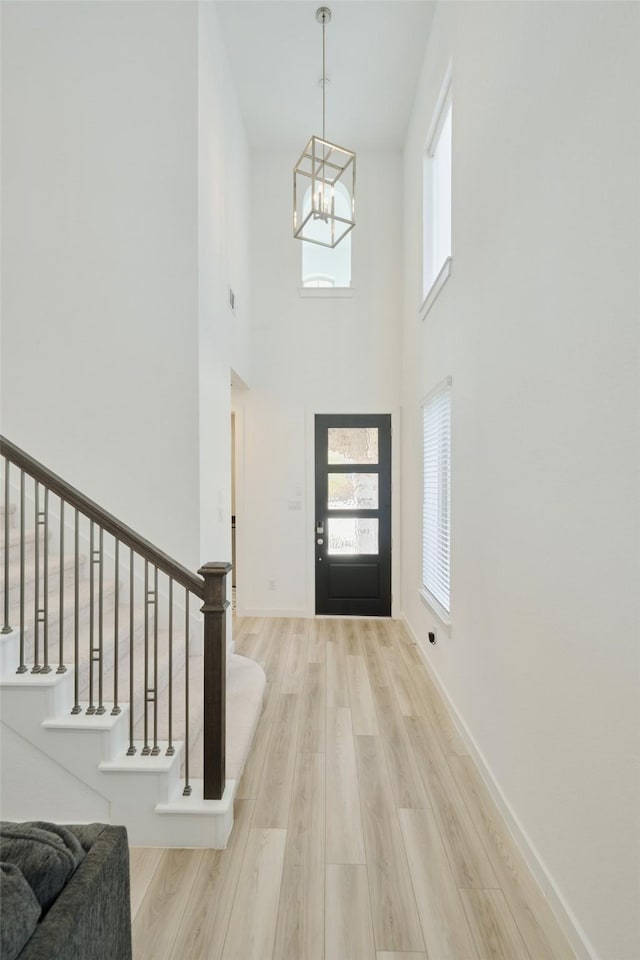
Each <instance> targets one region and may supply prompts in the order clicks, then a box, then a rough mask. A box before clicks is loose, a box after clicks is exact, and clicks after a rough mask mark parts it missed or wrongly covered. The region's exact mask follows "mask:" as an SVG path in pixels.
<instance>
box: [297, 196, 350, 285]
mask: <svg viewBox="0 0 640 960" xmlns="http://www.w3.org/2000/svg"><path fill="white" fill-rule="evenodd" d="M335 203H336V213H337V214H338V216H343V217H348V216H350V215H351V206H350V204H351V201H350V199H349V193H348V191H347V189H346V187H344V186H343V184H341V183H337V184H336V187H335ZM310 208H311V187H309V189H308V190H307V194H306V196H305V200H304V207H303V210H304V213H305V215H306V214H307V213H308V212H309V210H310ZM301 246H302V286H303V287H350V286H351V233H348V234H347V236H346V237H345V238H344V239H343V240H341V241H340V243H339V244H338V246H337V247H333V249H332V248H331V247H323V246H320V245H319V244H317V243H307V242H306V241H305V240H303V241H302V244H301Z"/></svg>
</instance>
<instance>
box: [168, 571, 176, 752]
mask: <svg viewBox="0 0 640 960" xmlns="http://www.w3.org/2000/svg"><path fill="white" fill-rule="evenodd" d="M175 752H176V748H175V747H174V745H173V577H169V745H168V747H167V756H168V757H172V756H173V755H174V753H175Z"/></svg>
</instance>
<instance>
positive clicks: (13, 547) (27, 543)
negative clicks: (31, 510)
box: [0, 523, 51, 569]
mask: <svg viewBox="0 0 640 960" xmlns="http://www.w3.org/2000/svg"><path fill="white" fill-rule="evenodd" d="M49 536H51V535H49ZM39 538H40V552H41V554H42V550H43V547H44V533H43V532H42V529H40V530H39ZM20 542H21V537H20V531H19V530H18V529H16V528H11V529H10V531H9V563H10V564H12V565H13V564H19V562H20ZM35 549H36V534H35V530H34V529H33V527H32V528H31V529H30V530H25V533H24V558H25V562H26V561H27V560H31V559H32V557H33V556H34V554H35ZM0 557H2V566H3V569H4V558H5V546H4V524H3V523H2V524H0Z"/></svg>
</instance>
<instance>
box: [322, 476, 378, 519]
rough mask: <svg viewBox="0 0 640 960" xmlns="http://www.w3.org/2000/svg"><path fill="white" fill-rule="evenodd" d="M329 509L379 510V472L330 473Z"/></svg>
mask: <svg viewBox="0 0 640 960" xmlns="http://www.w3.org/2000/svg"><path fill="white" fill-rule="evenodd" d="M328 479H329V504H328V506H329V510H377V509H378V474H377V473H330V474H329V477H328Z"/></svg>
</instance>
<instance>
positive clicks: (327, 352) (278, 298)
mask: <svg viewBox="0 0 640 960" xmlns="http://www.w3.org/2000/svg"><path fill="white" fill-rule="evenodd" d="M355 146H356V149H357V145H355ZM296 160H297V154H295V151H292V152H287V153H276V152H274V153H269V152H260V153H254V154H253V155H252V191H251V212H252V248H251V265H252V274H251V275H252V286H251V302H252V329H251V337H252V379H251V389H250V390H249V391H237V392H236V397H235V402H236V405H237V406H238V408H239V414H240V415H239V416H238V419H237V426H238V434H239V435H238V437H237V444H238V448H239V449H238V463H239V477H238V479H239V490H238V495H239V496H238V499H239V503H238V512H237V517H238V519H237V524H238V526H237V535H238V543H237V551H238V604H239V609H240V610H241V611H245V612H264V613H269V612H271V613H273V614H278V613H291V614H293V615H298V616H303V615H307V616H310V615H312V614H313V612H314V604H315V595H314V592H313V589H314V588H313V584H314V580H313V572H314V570H313V567H314V561H313V520H314V505H313V415H314V414H315V413H332V412H333V413H367V412H370V413H392V414H396V413H397V408H398V395H399V394H398V391H399V360H400V350H399V337H400V328H401V315H402V304H401V282H400V277H401V263H402V252H401V209H402V193H401V190H402V163H401V157H400V155H399V154H360V153H359V154H358V158H357V163H358V186H357V200H356V203H357V210H356V220H357V226H356V227H355V230H354V231H353V234H352V236H353V248H352V251H353V252H352V273H353V296H352V297H347V298H331V297H311V298H302V297H300V295H299V292H298V288H299V287H300V285H301V244H300V241H298V240H294V239H293V237H292V228H291V216H292V214H291V204H292V173H291V172H292V168H293V164H294V163H295V161H296ZM265 185H268V187H267V189H265ZM397 437H398V434H397V433H396V435H395V436H394V442H395V443H397ZM300 493H301V496H300ZM295 500H298V501H299V502H300V504H301V509H299V510H291V509H290V508H289V502H290V501H295ZM269 580H273V581H275V589H274V590H270V589H269V586H268V583H269Z"/></svg>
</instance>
